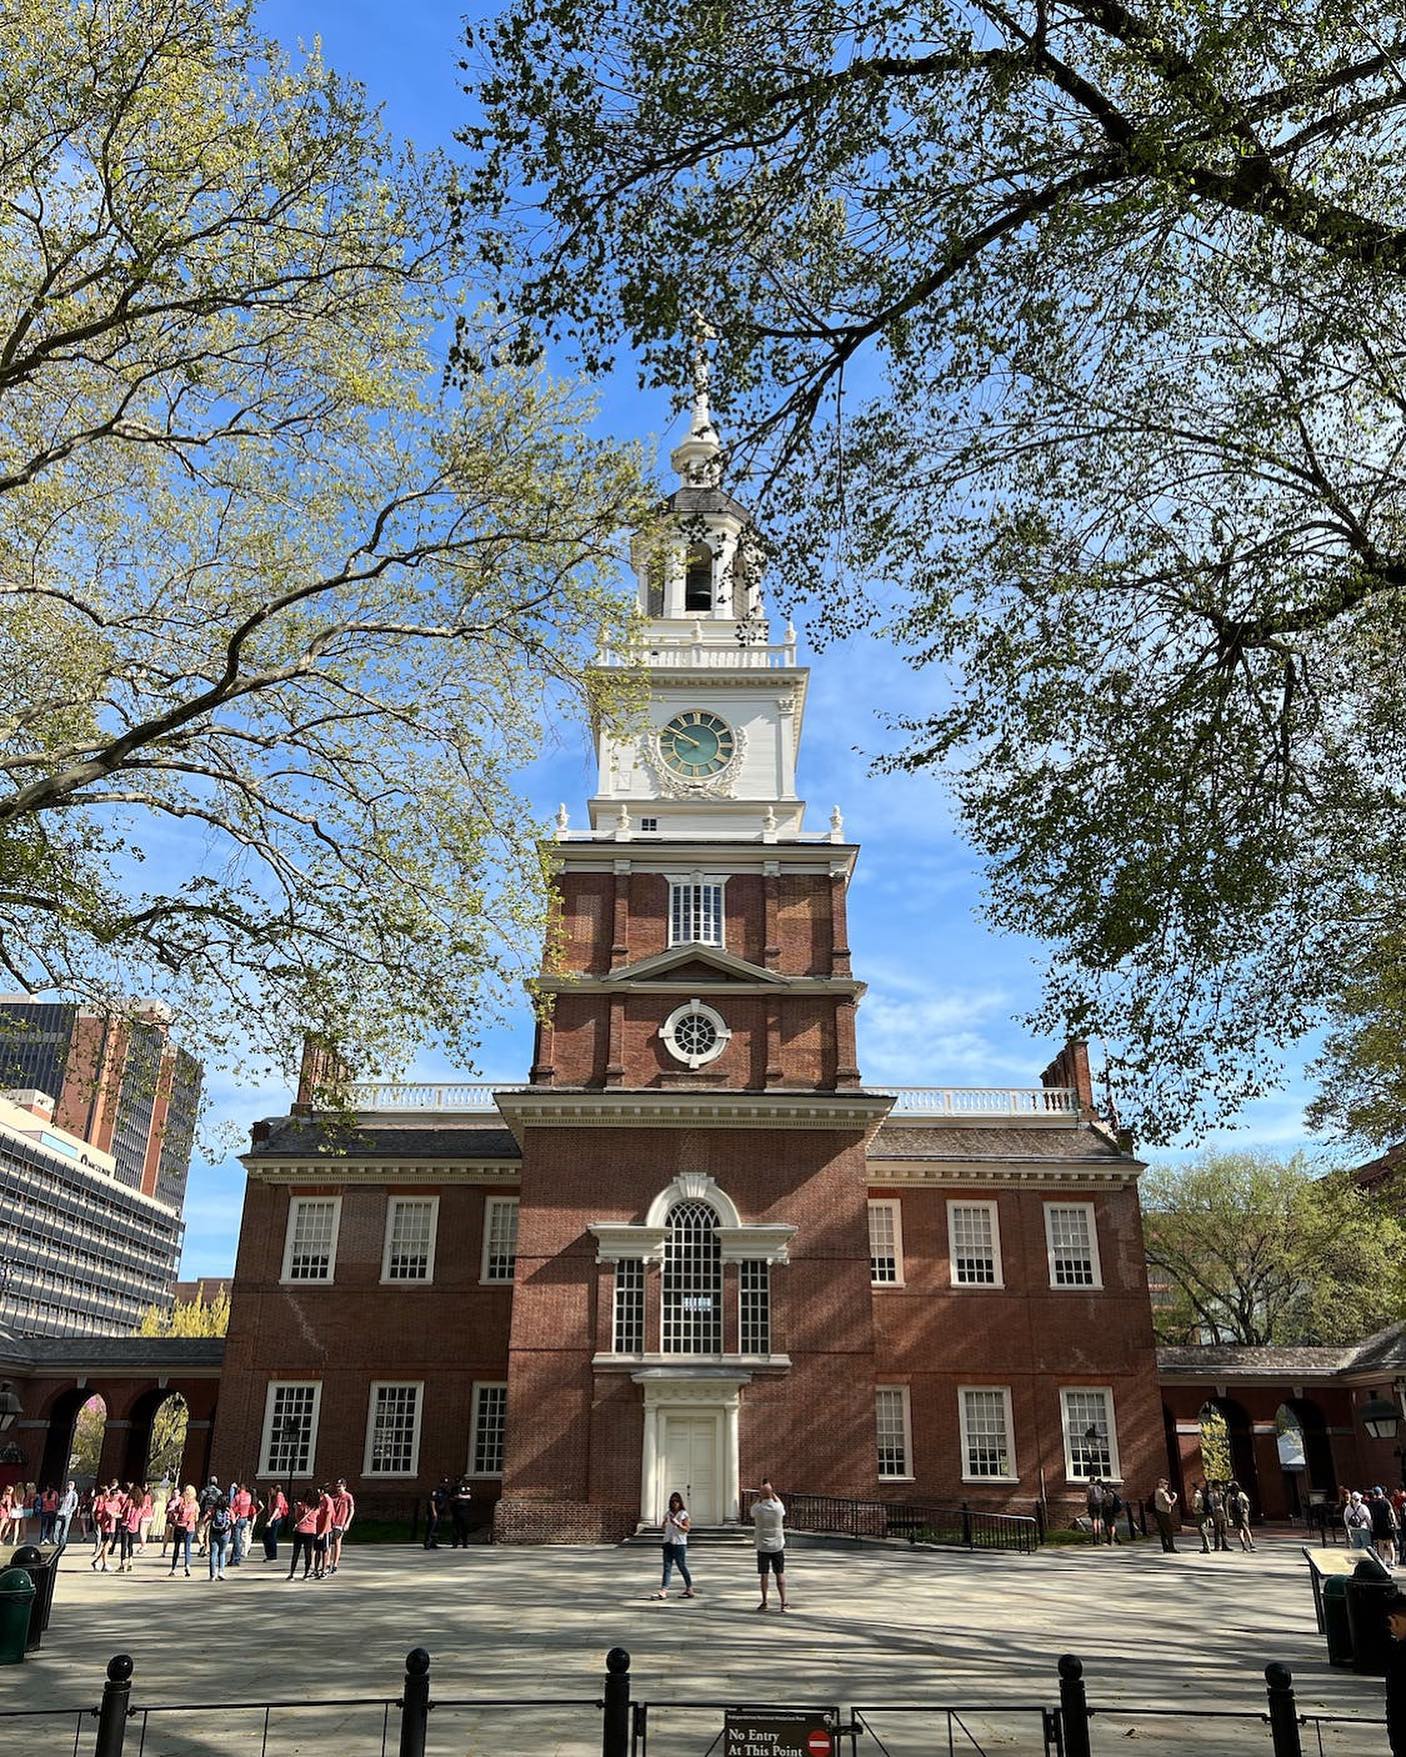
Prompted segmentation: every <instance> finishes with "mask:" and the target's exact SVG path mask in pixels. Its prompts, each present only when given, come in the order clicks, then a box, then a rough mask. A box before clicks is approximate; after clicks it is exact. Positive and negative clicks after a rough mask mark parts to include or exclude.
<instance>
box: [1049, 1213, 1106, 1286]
mask: <svg viewBox="0 0 1406 1757" xmlns="http://www.w3.org/2000/svg"><path fill="white" fill-rule="evenodd" d="M1045 1238H1046V1240H1047V1242H1048V1244H1049V1250H1050V1286H1051V1287H1102V1285H1103V1278H1102V1276H1101V1275H1100V1273H1099V1266H1098V1234H1097V1232H1096V1230H1095V1227H1094V1205H1093V1203H1092V1202H1046V1203H1045Z"/></svg>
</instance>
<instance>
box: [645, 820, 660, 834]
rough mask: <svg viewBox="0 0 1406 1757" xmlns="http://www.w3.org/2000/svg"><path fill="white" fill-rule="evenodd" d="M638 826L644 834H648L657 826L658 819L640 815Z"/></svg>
mask: <svg viewBox="0 0 1406 1757" xmlns="http://www.w3.org/2000/svg"><path fill="white" fill-rule="evenodd" d="M640 828H641V829H642V830H643V831H644V833H645V834H646V835H649V834H650V833H651V831H654V830H657V829H658V828H659V819H658V818H657V817H642V818H641V819H640Z"/></svg>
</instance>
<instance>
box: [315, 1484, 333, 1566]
mask: <svg viewBox="0 0 1406 1757" xmlns="http://www.w3.org/2000/svg"><path fill="white" fill-rule="evenodd" d="M331 1529H332V1497H331V1495H330V1494H328V1492H327V1490H326V1489H325V1488H324V1489H319V1490H318V1491H317V1519H316V1523H315V1524H314V1526H313V1538H312V1553H313V1564H312V1574H313V1579H314V1580H321V1579H322V1577H323V1576H324V1575H325V1574H326V1572H327V1534H328V1532H329V1531H331Z"/></svg>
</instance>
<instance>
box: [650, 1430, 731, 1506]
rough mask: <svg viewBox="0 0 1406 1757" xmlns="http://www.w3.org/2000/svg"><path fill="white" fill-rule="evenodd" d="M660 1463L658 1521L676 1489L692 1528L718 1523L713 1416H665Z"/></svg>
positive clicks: (716, 1452) (716, 1467)
mask: <svg viewBox="0 0 1406 1757" xmlns="http://www.w3.org/2000/svg"><path fill="white" fill-rule="evenodd" d="M660 1462H661V1464H662V1466H663V1469H662V1471H661V1472H660V1476H661V1481H660V1484H659V1489H660V1497H659V1507H660V1518H661V1519H662V1518H663V1509H664V1508H665V1507H667V1506H668V1504H669V1496H670V1495H672V1494H673V1493H674V1491H675V1490H676V1489H677V1491H678V1492H679V1494H681V1495H682V1496H683V1498H684V1505H685V1506H686V1507H687V1508H688V1511H689V1514H690V1516H691V1517H692V1519H693V1523H694V1524H695V1525H716V1524H718V1522H719V1520H718V1418H717V1416H715V1415H666V1416H665V1417H664V1445H663V1457H662V1459H661V1460H660Z"/></svg>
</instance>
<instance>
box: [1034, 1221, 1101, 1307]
mask: <svg viewBox="0 0 1406 1757" xmlns="http://www.w3.org/2000/svg"><path fill="white" fill-rule="evenodd" d="M1076 1208H1077V1209H1081V1210H1082V1211H1083V1214H1084V1217H1085V1219H1086V1220H1087V1222H1088V1228H1089V1266H1090V1267H1091V1268H1092V1270H1093V1275H1094V1278H1093V1280H1092V1281H1091V1282H1080V1283H1069V1282H1058V1281H1056V1280H1055V1244H1054V1225H1053V1216H1054V1214H1055V1212H1056V1210H1060V1211H1062V1212H1065V1213H1068V1212H1069V1210H1071V1209H1076ZM1045 1255H1046V1258H1047V1260H1048V1263H1049V1271H1050V1289H1051V1291H1052V1292H1054V1293H1097V1292H1099V1290H1100V1289H1101V1288H1102V1286H1103V1260H1102V1258H1101V1257H1100V1256H1099V1250H1098V1210H1097V1208H1096V1207H1095V1205H1094V1204H1093V1203H1092V1202H1046V1203H1045Z"/></svg>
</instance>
